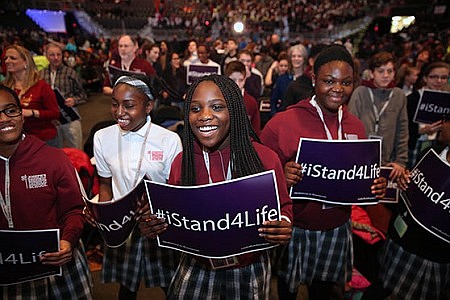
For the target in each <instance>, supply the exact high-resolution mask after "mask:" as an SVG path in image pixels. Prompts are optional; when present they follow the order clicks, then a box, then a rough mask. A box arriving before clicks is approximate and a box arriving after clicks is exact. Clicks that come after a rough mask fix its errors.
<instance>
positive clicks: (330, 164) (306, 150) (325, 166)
mask: <svg viewBox="0 0 450 300" xmlns="http://www.w3.org/2000/svg"><path fill="white" fill-rule="evenodd" d="M380 153H381V141H380V140H375V139H373V140H317V139H305V138H301V139H300V143H299V146H298V152H297V159H296V161H297V162H298V163H299V164H300V165H301V166H302V168H303V179H302V180H301V181H300V182H299V183H297V184H296V185H295V186H293V187H292V188H291V189H290V196H291V198H292V199H303V200H314V201H320V202H325V203H331V204H341V205H352V204H356V205H365V204H375V203H377V202H378V200H377V199H376V198H375V196H374V195H373V194H372V193H371V190H370V187H371V186H372V184H373V181H374V179H375V178H378V177H379V174H380V160H381V157H380Z"/></svg>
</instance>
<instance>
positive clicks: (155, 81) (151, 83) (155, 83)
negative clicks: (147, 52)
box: [112, 71, 163, 101]
mask: <svg viewBox="0 0 450 300" xmlns="http://www.w3.org/2000/svg"><path fill="white" fill-rule="evenodd" d="M122 76H127V77H131V78H134V79H138V80H140V81H142V82H143V83H145V85H147V87H148V88H149V89H150V92H151V94H152V96H153V99H150V98H148V96H147V95H146V98H147V99H148V100H149V101H150V100H156V98H157V97H158V96H160V95H161V93H162V91H163V85H162V83H161V80H160V79H159V77H157V76H147V75H145V74H130V73H128V72H126V71H122V72H120V71H119V72H117V74H115V75H114V78H113V80H112V81H113V86H115V84H116V81H117V80H118V79H119V78H120V77H122ZM124 84H126V82H124ZM137 89H138V90H139V91H141V92H142V93H143V94H145V93H144V92H143V91H142V90H141V89H139V88H137Z"/></svg>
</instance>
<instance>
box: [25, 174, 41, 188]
mask: <svg viewBox="0 0 450 300" xmlns="http://www.w3.org/2000/svg"><path fill="white" fill-rule="evenodd" d="M20 179H21V180H22V181H24V182H25V186H26V188H27V189H37V188H42V187H46V186H47V174H39V175H30V176H27V175H23V176H22V177H21V178H20Z"/></svg>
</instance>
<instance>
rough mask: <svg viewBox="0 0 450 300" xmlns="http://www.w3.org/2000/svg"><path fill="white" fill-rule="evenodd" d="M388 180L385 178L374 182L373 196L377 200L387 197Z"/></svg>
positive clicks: (372, 187)
mask: <svg viewBox="0 0 450 300" xmlns="http://www.w3.org/2000/svg"><path fill="white" fill-rule="evenodd" d="M386 187H387V179H386V178H384V177H378V178H375V179H374V180H373V185H372V186H371V187H370V190H371V191H372V194H374V195H375V197H376V198H377V199H383V198H384V195H386Z"/></svg>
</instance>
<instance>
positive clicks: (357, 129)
mask: <svg viewBox="0 0 450 300" xmlns="http://www.w3.org/2000/svg"><path fill="white" fill-rule="evenodd" d="M312 80H313V83H314V84H315V95H314V96H313V97H312V98H310V99H306V100H303V101H300V102H299V103H297V104H294V105H292V106H290V107H288V108H287V110H286V111H284V112H280V113H278V114H277V115H275V116H274V117H273V118H272V119H270V120H269V122H268V123H267V124H266V126H265V127H264V129H263V131H262V132H261V140H262V142H263V143H264V144H265V145H267V146H269V148H271V149H273V150H274V151H275V152H277V153H278V156H279V157H280V159H281V162H282V163H283V164H284V171H285V176H286V181H287V183H288V184H289V185H290V186H293V185H295V184H297V183H298V182H299V181H300V180H301V178H302V169H301V166H300V164H298V163H296V162H295V159H296V154H297V149H298V142H299V140H300V138H302V137H303V138H314V139H324V140H326V139H328V140H336V139H350V138H351V139H363V138H365V136H366V135H365V132H364V126H363V124H362V123H361V121H360V120H358V119H357V118H356V117H355V116H354V115H352V114H350V113H349V112H348V111H347V107H346V106H345V105H344V104H345V103H347V101H348V99H349V97H350V95H351V93H352V91H353V82H354V78H353V60H352V57H351V55H350V53H348V51H347V50H346V49H345V48H344V47H342V46H339V45H332V46H329V47H328V48H326V49H325V50H323V51H322V52H321V53H320V54H319V55H318V57H317V59H316V61H315V63H314V73H313V74H312ZM330 155H337V156H338V154H336V153H330ZM336 159H339V158H338V157H336ZM385 189H386V180H385V179H384V178H377V179H375V180H374V182H373V185H372V187H371V190H372V193H373V194H374V195H378V197H381V196H382V195H383V194H384V193H385ZM293 211H294V221H293V223H294V226H293V233H292V239H291V241H290V243H289V244H288V246H287V247H286V249H285V250H284V252H283V253H282V255H281V258H280V268H279V271H278V293H279V298H280V299H295V298H296V294H297V289H298V287H299V286H300V284H303V285H307V287H308V292H309V299H334V298H332V297H333V296H334V297H336V299H343V293H344V284H345V283H346V282H348V281H349V280H350V278H351V273H352V255H353V250H352V238H351V225H350V212H351V207H350V206H343V205H334V206H326V205H323V203H321V202H318V201H309V200H296V201H295V202H294V207H293Z"/></svg>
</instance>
